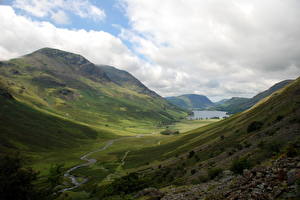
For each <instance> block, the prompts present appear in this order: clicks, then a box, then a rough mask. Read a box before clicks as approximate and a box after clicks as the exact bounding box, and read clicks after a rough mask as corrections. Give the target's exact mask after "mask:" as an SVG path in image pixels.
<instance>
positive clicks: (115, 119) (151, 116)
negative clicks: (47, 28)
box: [0, 48, 185, 128]
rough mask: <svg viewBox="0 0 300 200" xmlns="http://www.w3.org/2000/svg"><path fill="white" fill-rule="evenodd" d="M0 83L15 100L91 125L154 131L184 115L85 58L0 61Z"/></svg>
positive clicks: (37, 56)
mask: <svg viewBox="0 0 300 200" xmlns="http://www.w3.org/2000/svg"><path fill="white" fill-rule="evenodd" d="M115 71H117V70H115ZM123 73H126V72H123ZM127 76H129V74H128V73H127ZM130 76H131V75H130ZM123 77H125V78H126V76H123ZM0 78H1V80H2V82H4V83H5V84H7V85H8V87H9V88H10V90H11V93H12V94H13V96H15V97H17V98H18V99H19V100H20V101H22V102H24V103H26V104H28V105H31V106H35V107H38V108H39V109H43V110H46V111H48V112H52V113H54V114H57V115H60V116H63V117H64V118H68V119H70V120H75V121H80V122H83V123H86V124H90V125H93V126H99V125H100V126H111V127H112V128H119V127H124V126H125V127H132V126H135V125H136V124H137V123H139V124H145V125H152V126H157V125H159V124H165V123H170V122H172V121H174V120H178V119H179V118H180V117H183V116H185V113H184V112H183V111H182V110H179V109H177V108H176V107H174V106H172V105H170V104H169V103H168V102H167V101H165V100H164V99H163V98H161V97H160V96H159V95H157V94H156V93H154V92H153V91H150V90H149V89H148V88H147V87H145V86H144V85H142V84H141V83H140V82H139V81H138V80H136V79H135V78H134V77H132V76H131V77H130V78H131V79H132V80H135V81H133V82H131V84H130V85H131V86H130V87H129V86H128V85H129V84H127V82H124V81H123V82H120V80H119V82H117V81H116V79H114V80H112V79H113V78H114V77H112V75H111V73H109V74H106V72H105V70H103V68H101V67H97V66H95V65H94V64H93V63H91V62H89V61H88V60H86V59H85V58H84V57H82V56H80V55H77V54H72V53H69V52H64V51H60V50H56V49H49V48H44V49H41V50H38V51H36V52H34V53H32V54H29V55H26V56H23V57H21V58H17V59H12V60H10V61H6V62H1V63H0ZM111 78H112V79H111ZM137 88H139V90H138V89H137ZM140 89H141V90H140Z"/></svg>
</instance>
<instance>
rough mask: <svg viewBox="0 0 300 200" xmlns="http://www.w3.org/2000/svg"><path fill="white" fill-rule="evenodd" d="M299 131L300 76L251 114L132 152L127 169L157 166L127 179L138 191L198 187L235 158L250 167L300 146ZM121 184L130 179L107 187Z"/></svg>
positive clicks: (262, 101)
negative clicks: (177, 186) (188, 185)
mask: <svg viewBox="0 0 300 200" xmlns="http://www.w3.org/2000/svg"><path fill="white" fill-rule="evenodd" d="M299 132H300V78H298V79H297V80H295V81H293V82H292V83H291V84H289V85H288V86H287V87H285V88H283V89H281V90H279V91H276V92H275V93H273V94H272V95H271V96H269V97H267V98H265V99H263V100H261V101H260V102H259V103H258V104H256V105H255V106H254V107H252V108H251V109H250V110H248V111H245V112H242V113H239V114H236V115H233V116H232V117H230V118H228V119H225V120H221V121H219V122H216V123H213V124H210V125H207V126H204V127H201V128H199V129H196V130H193V131H190V132H188V133H186V134H185V135H184V136H183V137H181V138H180V139H178V140H176V141H174V142H170V143H167V144H164V145H160V146H157V147H155V148H151V147H149V148H144V149H141V150H137V151H132V152H131V153H130V154H129V155H128V157H127V158H126V164H125V165H124V167H125V168H126V167H127V168H132V167H135V166H137V165H136V163H137V162H138V161H139V160H143V161H145V160H147V161H149V162H150V163H153V165H150V166H148V167H147V168H144V169H143V170H141V171H140V172H139V173H138V174H136V175H129V176H128V177H127V178H128V179H134V180H136V181H135V182H137V183H139V184H140V185H141V183H143V184H144V186H141V187H139V186H137V185H135V187H137V188H138V189H137V190H141V189H142V188H143V187H153V186H154V187H159V188H161V187H165V186H168V185H171V184H174V185H186V184H191V183H199V182H202V181H205V180H207V179H209V171H212V170H213V169H218V168H219V169H221V170H225V169H229V168H230V167H231V166H232V164H233V163H234V162H237V160H245V161H243V162H244V163H245V162H246V163H247V166H246V167H251V166H255V165H257V164H260V163H262V162H265V161H267V160H268V159H270V158H271V157H272V156H276V155H278V154H279V153H282V152H285V151H286V150H287V149H288V147H290V146H291V147H293V146H295V145H297V144H299V141H300V135H299ZM145 155H151V156H145ZM122 181H123V182H122ZM121 182H122V183H123V184H126V178H124V179H120V180H116V181H115V182H113V183H112V185H111V186H108V187H109V188H113V187H114V185H115V186H117V185H118V184H119V183H121ZM119 186H120V185H119ZM132 187H133V186H132ZM101 189H102V190H101ZM120 190H122V189H120ZM124 190H126V189H124ZM102 191H103V188H101V187H100V188H99V190H98V193H96V194H95V195H96V196H102V197H103V196H105V195H109V194H107V193H106V194H104V193H103V192H102ZM130 191H131V192H134V190H130ZM129 193H130V192H129ZM112 194H113V193H112ZM118 194H120V193H118Z"/></svg>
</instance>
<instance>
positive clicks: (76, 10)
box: [13, 0, 106, 24]
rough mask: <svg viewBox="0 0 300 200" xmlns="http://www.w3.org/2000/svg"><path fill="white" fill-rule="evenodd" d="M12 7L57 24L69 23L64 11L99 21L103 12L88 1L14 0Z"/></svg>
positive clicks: (102, 17)
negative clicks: (48, 18) (46, 18)
mask: <svg viewBox="0 0 300 200" xmlns="http://www.w3.org/2000/svg"><path fill="white" fill-rule="evenodd" d="M13 7H14V8H18V9H21V10H23V11H25V12H26V13H29V14H31V15H33V16H35V17H39V18H45V17H50V19H52V20H53V21H54V22H55V23H57V24H66V23H69V22H70V20H69V17H68V16H67V14H66V11H68V12H71V13H72V14H74V15H77V16H79V17H81V18H87V19H92V20H94V21H101V20H104V18H105V16H106V15H105V11H104V10H102V9H100V8H98V7H96V6H95V5H93V4H91V3H90V2H89V0H14V2H13Z"/></svg>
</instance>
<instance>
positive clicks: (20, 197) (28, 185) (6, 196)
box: [0, 154, 38, 200]
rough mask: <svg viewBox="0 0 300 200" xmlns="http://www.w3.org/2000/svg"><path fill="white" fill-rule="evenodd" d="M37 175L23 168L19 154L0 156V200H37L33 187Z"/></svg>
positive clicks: (36, 193)
mask: <svg viewBox="0 0 300 200" xmlns="http://www.w3.org/2000/svg"><path fill="white" fill-rule="evenodd" d="M37 175H38V173H37V172H35V171H33V170H32V169H31V168H24V167H23V162H22V159H21V157H20V155H19V154H11V155H5V156H0V199H2V200H34V199H38V192H37V191H36V190H35V188H34V185H33V181H35V180H36V179H37Z"/></svg>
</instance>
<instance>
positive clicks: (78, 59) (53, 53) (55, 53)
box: [27, 47, 91, 65]
mask: <svg viewBox="0 0 300 200" xmlns="http://www.w3.org/2000/svg"><path fill="white" fill-rule="evenodd" d="M37 54H42V55H45V56H47V57H49V58H54V59H56V58H62V60H64V61H66V62H67V64H73V65H83V64H89V63H91V62H90V61H89V60H87V59H86V58H85V57H83V56H82V55H79V54H75V53H71V52H67V51H64V50H60V49H54V48H49V47H45V48H42V49H39V50H37V51H35V52H33V53H31V54H28V55H27V56H31V55H37Z"/></svg>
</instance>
